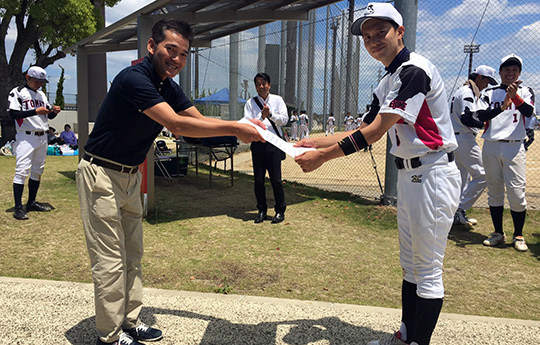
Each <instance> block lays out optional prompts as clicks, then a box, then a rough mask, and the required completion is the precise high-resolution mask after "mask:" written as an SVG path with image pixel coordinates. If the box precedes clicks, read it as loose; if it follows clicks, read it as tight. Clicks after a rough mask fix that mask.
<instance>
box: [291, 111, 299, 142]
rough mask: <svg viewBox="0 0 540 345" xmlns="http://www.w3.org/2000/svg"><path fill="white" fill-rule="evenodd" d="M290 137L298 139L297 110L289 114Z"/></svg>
mask: <svg viewBox="0 0 540 345" xmlns="http://www.w3.org/2000/svg"><path fill="white" fill-rule="evenodd" d="M290 121H291V139H292V140H295V141H296V140H298V110H293V112H292V115H291V119H290Z"/></svg>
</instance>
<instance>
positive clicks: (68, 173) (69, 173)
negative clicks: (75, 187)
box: [58, 171, 75, 181]
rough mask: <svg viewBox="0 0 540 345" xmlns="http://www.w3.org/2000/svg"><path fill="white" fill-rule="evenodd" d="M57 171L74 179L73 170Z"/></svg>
mask: <svg viewBox="0 0 540 345" xmlns="http://www.w3.org/2000/svg"><path fill="white" fill-rule="evenodd" d="M58 173H59V174H61V175H64V176H65V177H67V178H68V179H70V180H73V181H75V171H59V172H58Z"/></svg>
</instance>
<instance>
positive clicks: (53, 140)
mask: <svg viewBox="0 0 540 345" xmlns="http://www.w3.org/2000/svg"><path fill="white" fill-rule="evenodd" d="M47 143H48V144H49V145H55V144H58V145H62V144H63V143H64V141H63V140H62V139H61V138H59V137H57V136H56V128H54V127H49V131H48V132H47Z"/></svg>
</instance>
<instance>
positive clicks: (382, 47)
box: [295, 3, 461, 345]
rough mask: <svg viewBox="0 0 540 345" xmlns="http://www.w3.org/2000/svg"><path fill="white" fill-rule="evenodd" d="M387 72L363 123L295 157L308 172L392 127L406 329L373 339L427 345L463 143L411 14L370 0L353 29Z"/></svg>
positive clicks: (438, 301) (440, 292) (307, 143)
mask: <svg viewBox="0 0 540 345" xmlns="http://www.w3.org/2000/svg"><path fill="white" fill-rule="evenodd" d="M351 32H352V34H355V35H361V36H363V40H364V46H365V48H366V50H367V51H368V53H369V54H370V55H371V56H372V57H373V58H374V59H376V60H378V61H380V62H381V63H382V64H383V65H384V66H385V67H386V71H387V73H386V74H385V76H384V77H383V78H382V80H381V81H380V83H379V85H378V86H377V88H376V89H375V91H374V95H373V96H374V97H373V102H372V104H371V108H370V111H369V112H368V113H367V114H366V116H365V118H364V121H363V122H362V125H361V128H360V129H358V130H355V131H349V132H343V133H338V134H335V135H334V136H329V137H318V138H313V139H308V140H304V141H299V142H298V143H297V144H296V146H304V147H314V148H318V149H319V150H316V151H308V152H306V153H304V154H302V155H299V156H297V157H296V158H295V160H296V162H297V163H298V164H300V166H301V167H302V170H303V171H304V172H309V171H313V170H315V169H317V168H318V167H320V166H321V165H322V164H323V163H324V162H326V161H328V160H331V159H334V158H337V157H341V156H343V155H348V154H351V153H354V152H358V151H360V150H363V149H364V148H366V147H368V145H370V144H372V143H374V142H376V141H378V140H379V139H381V138H382V137H383V136H384V135H385V134H386V133H388V135H389V137H390V139H391V142H392V148H391V151H390V153H392V154H393V155H394V156H396V157H397V158H396V165H397V167H398V181H397V190H398V198H397V222H398V231H399V244H400V263H401V267H402V269H403V283H402V323H401V327H400V329H399V331H398V332H396V333H395V334H392V335H389V336H388V337H387V338H386V339H383V340H380V341H379V340H376V341H373V342H370V343H369V344H374V345H377V344H386V345H391V344H396V345H397V344H417V345H427V344H429V342H430V339H431V334H432V333H433V330H434V328H435V325H436V324H437V320H438V317H439V313H440V311H441V308H442V304H443V296H444V287H443V279H442V271H443V258H444V252H445V249H446V242H447V237H448V233H449V232H450V228H451V227H452V222H453V216H454V213H455V212H456V210H457V207H458V203H459V196H460V186H461V177H460V173H459V170H458V168H457V166H456V163H455V162H454V155H453V151H454V150H455V149H456V147H457V143H456V138H455V136H454V130H453V127H452V122H451V120H450V112H449V108H448V99H447V96H446V91H445V87H444V83H443V80H442V78H441V76H440V74H439V72H438V71H437V68H436V67H435V66H434V65H433V64H432V63H431V62H430V61H428V60H427V59H426V58H424V57H422V56H420V55H418V54H415V53H411V52H409V50H408V49H407V48H406V47H405V46H404V44H403V34H404V32H405V28H404V27H403V19H402V17H401V15H400V14H399V12H398V11H397V10H396V9H395V8H394V7H393V6H392V5H391V4H389V3H369V4H368V6H367V7H366V9H365V11H364V13H363V15H362V17H360V18H359V19H357V20H356V21H355V22H354V23H353V25H352V28H351Z"/></svg>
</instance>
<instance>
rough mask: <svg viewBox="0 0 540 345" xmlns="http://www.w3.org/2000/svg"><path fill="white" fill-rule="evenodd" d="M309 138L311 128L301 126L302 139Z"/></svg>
mask: <svg viewBox="0 0 540 345" xmlns="http://www.w3.org/2000/svg"><path fill="white" fill-rule="evenodd" d="M307 138H309V128H308V126H307V125H300V139H307Z"/></svg>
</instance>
